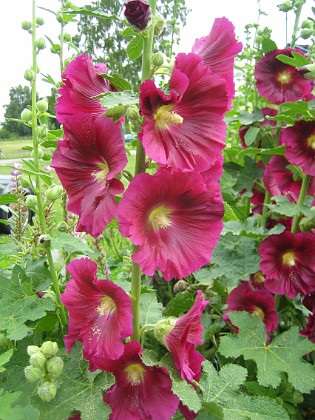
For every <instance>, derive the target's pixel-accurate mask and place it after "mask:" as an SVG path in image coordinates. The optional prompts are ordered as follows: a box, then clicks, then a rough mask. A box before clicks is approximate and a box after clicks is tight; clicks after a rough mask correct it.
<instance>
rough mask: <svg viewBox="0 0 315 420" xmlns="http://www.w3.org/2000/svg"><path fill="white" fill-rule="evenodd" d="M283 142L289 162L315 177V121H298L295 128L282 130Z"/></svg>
mask: <svg viewBox="0 0 315 420" xmlns="http://www.w3.org/2000/svg"><path fill="white" fill-rule="evenodd" d="M281 140H282V142H283V144H285V146H286V152H285V155H286V157H287V159H288V161H289V162H290V163H292V164H293V165H296V166H301V168H302V171H303V172H304V173H305V174H307V175H312V176H315V121H297V122H296V123H295V124H294V126H293V127H288V128H285V129H283V130H281Z"/></svg>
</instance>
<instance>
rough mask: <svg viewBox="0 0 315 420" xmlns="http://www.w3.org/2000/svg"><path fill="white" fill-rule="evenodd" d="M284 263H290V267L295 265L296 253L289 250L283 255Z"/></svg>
mask: <svg viewBox="0 0 315 420" xmlns="http://www.w3.org/2000/svg"><path fill="white" fill-rule="evenodd" d="M282 263H283V264H284V265H288V266H289V267H293V266H294V265H295V254H294V252H291V251H288V252H286V253H285V254H283V255H282Z"/></svg>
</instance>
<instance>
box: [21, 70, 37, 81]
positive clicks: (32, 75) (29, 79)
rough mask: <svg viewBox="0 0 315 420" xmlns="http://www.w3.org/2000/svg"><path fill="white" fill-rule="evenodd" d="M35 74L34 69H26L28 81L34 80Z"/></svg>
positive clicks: (25, 75) (25, 76)
mask: <svg viewBox="0 0 315 420" xmlns="http://www.w3.org/2000/svg"><path fill="white" fill-rule="evenodd" d="M34 78H35V75H34V72H33V70H32V69H27V70H25V73H24V79H25V80H27V81H28V82H31V81H32V80H34Z"/></svg>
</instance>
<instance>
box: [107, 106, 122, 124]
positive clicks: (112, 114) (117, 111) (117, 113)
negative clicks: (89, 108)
mask: <svg viewBox="0 0 315 420" xmlns="http://www.w3.org/2000/svg"><path fill="white" fill-rule="evenodd" d="M126 111H127V107H126V106H125V105H117V106H115V107H114V108H111V109H109V110H108V111H107V112H106V114H105V115H106V117H108V118H111V119H112V120H113V121H114V122H115V123H116V122H117V121H119V120H120V118H121V117H123V116H124V115H125V114H126Z"/></svg>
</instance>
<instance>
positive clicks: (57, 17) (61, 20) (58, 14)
mask: <svg viewBox="0 0 315 420" xmlns="http://www.w3.org/2000/svg"><path fill="white" fill-rule="evenodd" d="M56 19H57V22H59V23H63V14H62V13H61V12H58V13H56Z"/></svg>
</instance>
